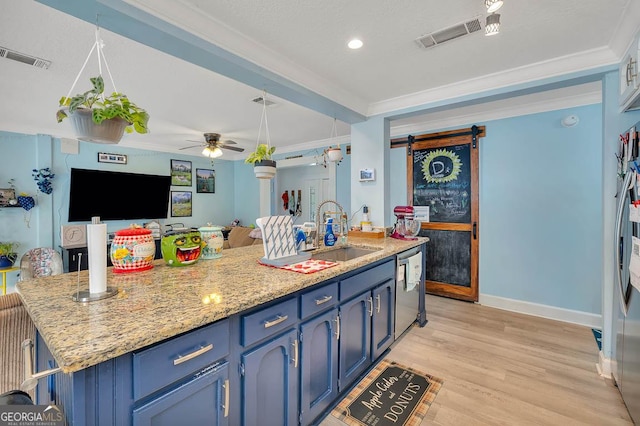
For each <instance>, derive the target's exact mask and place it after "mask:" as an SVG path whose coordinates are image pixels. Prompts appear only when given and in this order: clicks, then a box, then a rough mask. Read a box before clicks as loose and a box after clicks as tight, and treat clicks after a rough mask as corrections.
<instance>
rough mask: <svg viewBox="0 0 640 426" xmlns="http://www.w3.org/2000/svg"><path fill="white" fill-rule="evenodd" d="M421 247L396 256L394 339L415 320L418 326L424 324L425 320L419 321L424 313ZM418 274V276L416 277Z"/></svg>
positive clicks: (423, 258)
mask: <svg viewBox="0 0 640 426" xmlns="http://www.w3.org/2000/svg"><path fill="white" fill-rule="evenodd" d="M422 247H423V246H419V247H414V248H412V249H410V250H406V251H403V252H402V253H399V254H398V255H397V256H396V326H395V338H396V339H397V338H398V337H400V335H401V334H402V333H404V332H405V331H406V330H407V328H409V327H410V326H411V324H413V323H414V322H415V321H416V320H418V322H419V323H420V326H423V325H424V323H425V322H426V318H422V319H421V316H423V317H424V314H423V315H421V312H422V313H423V312H424V301H423V300H424V269H425V268H424V266H425V265H424V262H425V257H424V253H422ZM414 256H415V257H414ZM416 263H417V264H416ZM418 267H419V271H418V270H417V268H418ZM418 272H419V275H418V276H417V277H416V275H417V273H418ZM412 277H413V279H412ZM421 297H422V299H423V300H422V301H421Z"/></svg>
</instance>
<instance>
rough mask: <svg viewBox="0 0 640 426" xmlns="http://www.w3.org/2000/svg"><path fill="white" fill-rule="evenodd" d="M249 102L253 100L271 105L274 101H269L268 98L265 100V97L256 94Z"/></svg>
mask: <svg viewBox="0 0 640 426" xmlns="http://www.w3.org/2000/svg"><path fill="white" fill-rule="evenodd" d="M251 102H255V103H257V104H260V105H262V104H264V103H265V102H266V104H267V106H271V105H275V104H276V103H275V102H272V101H270V100H269V99H267V100H266V101H265V99H264V98H263V97H262V96H258V97H257V98H254V99H251Z"/></svg>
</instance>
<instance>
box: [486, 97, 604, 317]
mask: <svg viewBox="0 0 640 426" xmlns="http://www.w3.org/2000/svg"><path fill="white" fill-rule="evenodd" d="M570 113H571V114H576V115H578V116H579V117H580V123H579V124H578V125H577V126H575V127H572V128H565V127H562V126H561V124H560V120H561V119H562V118H563V117H565V116H567V115H568V114H570ZM601 114H602V110H601V105H600V104H597V105H590V106H584V107H579V108H571V109H568V110H557V111H550V112H545V113H540V114H533V115H525V116H521V117H514V118H509V119H504V120H496V121H490V122H486V123H483V124H484V125H486V127H487V136H486V137H485V138H483V139H482V141H481V145H480V223H481V225H480V268H479V273H480V292H481V293H482V294H489V295H494V296H499V297H504V298H509V299H516V300H523V301H528V302H531V303H537V304H542V305H550V306H557V307H561V308H566V309H572V310H577V311H584V312H588V313H594V314H599V313H600V311H601V306H602V284H601V277H602V238H603V237H602V202H601V196H600V194H601V193H602V125H601Z"/></svg>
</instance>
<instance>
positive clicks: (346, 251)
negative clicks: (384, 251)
mask: <svg viewBox="0 0 640 426" xmlns="http://www.w3.org/2000/svg"><path fill="white" fill-rule="evenodd" d="M379 250H380V249H372V248H364V247H352V246H341V247H336V248H334V249H331V250H326V251H320V252H316V253H312V254H311V258H312V259H319V260H329V261H332V262H346V261H347V260H351V259H355V258H358V257H360V256H364V255H367V254H371V253H375V252H377V251H379Z"/></svg>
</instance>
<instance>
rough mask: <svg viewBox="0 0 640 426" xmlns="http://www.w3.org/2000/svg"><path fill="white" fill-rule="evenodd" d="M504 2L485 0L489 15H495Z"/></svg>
mask: <svg viewBox="0 0 640 426" xmlns="http://www.w3.org/2000/svg"><path fill="white" fill-rule="evenodd" d="M502 3H504V2H503V1H502V0H484V5H485V7H486V8H487V13H493V12H495V11H496V10H498V9H500V8H501V7H502Z"/></svg>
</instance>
